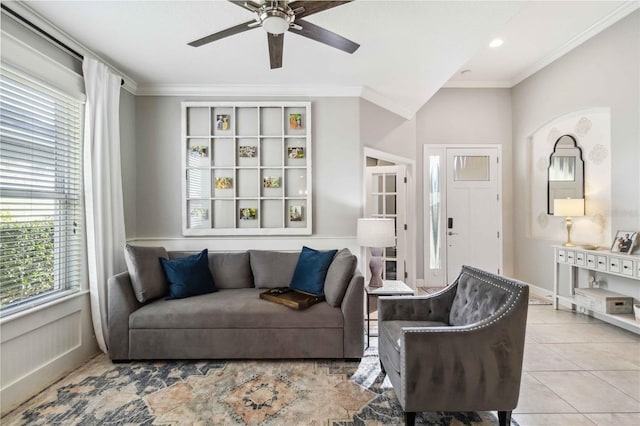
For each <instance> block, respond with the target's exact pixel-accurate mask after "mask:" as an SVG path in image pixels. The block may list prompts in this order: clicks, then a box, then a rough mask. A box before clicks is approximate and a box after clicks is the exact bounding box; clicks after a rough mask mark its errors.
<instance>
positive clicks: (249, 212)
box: [240, 207, 258, 220]
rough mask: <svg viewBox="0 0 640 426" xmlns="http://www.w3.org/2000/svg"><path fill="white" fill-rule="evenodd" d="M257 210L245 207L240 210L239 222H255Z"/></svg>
mask: <svg viewBox="0 0 640 426" xmlns="http://www.w3.org/2000/svg"><path fill="white" fill-rule="evenodd" d="M257 215H258V209H256V208H255V207H245V208H241V209H240V219H241V220H256V217H257Z"/></svg>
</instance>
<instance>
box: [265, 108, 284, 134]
mask: <svg viewBox="0 0 640 426" xmlns="http://www.w3.org/2000/svg"><path fill="white" fill-rule="evenodd" d="M260 135H263V136H282V108H281V107H261V108H260Z"/></svg>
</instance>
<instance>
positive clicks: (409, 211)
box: [360, 146, 417, 290]
mask: <svg viewBox="0 0 640 426" xmlns="http://www.w3.org/2000/svg"><path fill="white" fill-rule="evenodd" d="M362 152H363V155H362V211H361V214H360V217H364V214H365V211H366V210H365V209H366V203H367V188H366V179H367V170H366V169H367V157H372V158H377V159H379V160H384V161H389V162H391V163H395V164H398V165H404V166H405V167H406V171H407V187H406V189H407V190H406V196H405V201H404V202H405V212H406V220H407V231H405V232H406V234H405V235H406V238H405V256H406V261H407V266H406V268H405V271H406V272H407V279H406V281H405V280H404V279H402V281H403V282H405V283H406V284H407V285H408V286H409V287H411V288H413V289H414V290H415V288H416V232H415V230H416V229H417V228H416V223H417V212H416V207H415V206H416V202H415V197H416V195H415V179H414V176H415V170H416V162H415V160H412V159H410V158H406V157H402V156H400V155H397V154H392V153H389V152H385V151H380V150H378V149H375V148H370V147H367V146H365V147H364V148H363V151H362ZM412 230H413V231H412ZM362 253H363V252H362V250H361V255H360V263H361V264H360V268H361V270H364V269H363V268H368V267H369V266H368V265H364V263H363V262H364V260H363V259H364V258H365V257H363V256H362Z"/></svg>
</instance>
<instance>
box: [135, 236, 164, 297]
mask: <svg viewBox="0 0 640 426" xmlns="http://www.w3.org/2000/svg"><path fill="white" fill-rule="evenodd" d="M160 258H163V259H168V258H169V256H168V255H167V250H165V248H164V247H142V246H132V245H129V244H127V245H126V246H125V250H124V260H125V262H126V264H127V270H128V271H129V277H130V278H131V285H132V287H133V292H134V294H135V296H136V299H138V302H140V303H145V302H147V301H149V300H152V299H157V298H158V297H162V296H164V295H166V294H167V293H168V292H169V283H168V282H167V278H166V277H165V275H164V271H163V270H162V265H161V264H160Z"/></svg>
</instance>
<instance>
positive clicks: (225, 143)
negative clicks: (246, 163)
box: [211, 138, 236, 167]
mask: <svg viewBox="0 0 640 426" xmlns="http://www.w3.org/2000/svg"><path fill="white" fill-rule="evenodd" d="M211 145H212V146H213V158H212V166H215V167H233V166H235V164H234V159H235V150H236V145H235V142H234V141H233V139H231V138H230V139H226V138H224V139H222V138H218V139H212V140H211Z"/></svg>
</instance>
